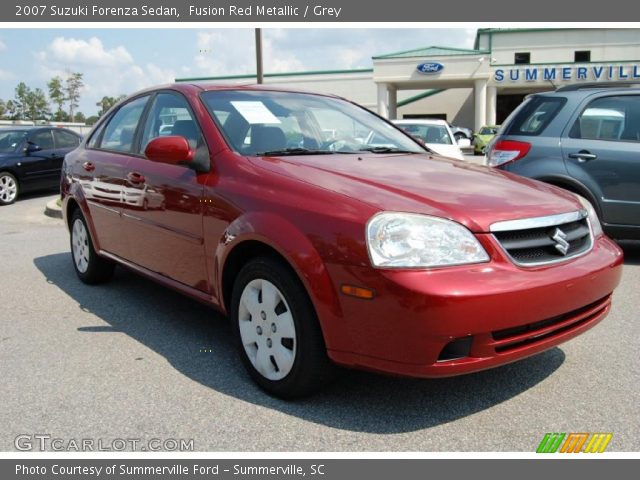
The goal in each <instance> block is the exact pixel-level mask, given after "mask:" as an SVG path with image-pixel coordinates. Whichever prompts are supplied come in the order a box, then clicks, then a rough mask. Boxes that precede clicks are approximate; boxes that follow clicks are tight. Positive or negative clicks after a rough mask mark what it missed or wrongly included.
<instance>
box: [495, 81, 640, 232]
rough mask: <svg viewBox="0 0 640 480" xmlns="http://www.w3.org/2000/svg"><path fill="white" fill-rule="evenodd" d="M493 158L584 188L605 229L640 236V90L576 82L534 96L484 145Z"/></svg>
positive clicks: (522, 171)
mask: <svg viewBox="0 0 640 480" xmlns="http://www.w3.org/2000/svg"><path fill="white" fill-rule="evenodd" d="M487 151H488V153H487V162H488V165H490V166H493V167H497V168H500V169H501V170H505V171H509V172H513V173H517V174H519V175H522V176H525V177H530V178H534V179H537V180H542V181H544V182H547V183H551V184H552V185H557V186H559V187H562V188H564V189H566V190H569V191H571V192H574V193H578V194H580V195H582V196H583V197H584V198H586V199H588V200H589V202H591V204H592V205H593V207H594V208H595V210H596V212H597V213H598V216H599V218H600V220H601V222H602V224H603V227H604V229H605V231H606V232H607V233H608V234H610V235H611V236H613V237H615V238H618V239H640V163H639V161H638V160H639V152H640V89H639V88H629V87H628V86H627V87H625V86H624V84H617V86H602V85H598V84H583V85H572V86H566V87H563V88H560V89H558V90H557V91H555V92H549V93H541V94H536V95H531V96H529V97H528V98H527V99H526V100H525V101H524V103H523V104H522V105H520V107H519V108H518V109H517V110H515V111H514V112H513V114H512V115H511V116H510V117H509V118H508V119H507V121H506V122H505V123H504V125H503V127H502V129H501V131H500V134H499V135H498V136H497V137H496V138H495V139H494V140H493V141H492V144H491V146H490V147H489V148H488V149H487Z"/></svg>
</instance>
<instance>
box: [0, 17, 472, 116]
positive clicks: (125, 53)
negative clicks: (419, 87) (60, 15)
mask: <svg viewBox="0 0 640 480" xmlns="http://www.w3.org/2000/svg"><path fill="white" fill-rule="evenodd" d="M474 39H475V29H452V28H447V29H439V28H438V29H436V28H428V29H427V28H423V29H410V28H402V29H373V28H349V29H344V28H341V29H325V28H309V27H306V28H297V29H294V28H287V29H263V51H264V71H265V72H266V73H277V72H297V71H305V70H335V69H351V68H371V66H372V62H371V57H372V56H374V55H381V54H385V53H391V52H395V51H400V50H409V49H414V48H421V47H427V46H447V47H461V48H472V47H473V42H474ZM254 48H255V46H254V30H253V29H251V28H245V29H228V28H224V29H185V28H181V29H170V28H163V29H148V28H145V29H125V28H104V29H96V28H92V29H76V28H67V29H63V28H55V29H54V28H47V29H26V28H20V29H18V28H16V29H3V30H0V99H2V100H4V101H7V100H9V99H12V98H13V97H14V89H15V87H16V85H17V84H18V83H19V82H21V81H23V82H25V83H26V84H27V85H28V86H30V87H31V88H37V87H39V88H42V89H43V90H44V91H45V92H46V91H47V88H46V83H47V81H48V80H49V79H51V78H52V77H54V76H56V75H60V76H62V77H63V78H64V77H66V74H67V72H81V73H83V74H84V82H85V86H84V88H83V90H82V96H81V99H80V108H79V111H81V112H83V113H84V114H85V115H86V116H90V115H93V114H95V113H97V111H98V110H99V107H97V106H96V102H97V101H98V100H100V99H101V98H102V97H103V96H105V95H108V96H117V95H120V94H131V93H133V92H135V91H137V90H140V89H142V88H145V87H148V86H152V85H157V84H162V83H169V82H173V81H174V79H175V78H185V77H206V76H221V75H235V74H253V73H255V50H254Z"/></svg>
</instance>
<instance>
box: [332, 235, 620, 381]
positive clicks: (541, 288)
mask: <svg viewBox="0 0 640 480" xmlns="http://www.w3.org/2000/svg"><path fill="white" fill-rule="evenodd" d="M478 238H479V239H480V241H481V242H482V243H483V246H484V247H485V249H486V250H487V252H488V253H489V255H490V257H491V261H490V262H488V263H484V264H477V265H469V266H462V267H451V268H441V269H432V270H377V269H372V268H365V267H350V268H344V267H340V266H336V265H333V266H331V267H330V272H331V276H332V278H333V279H334V282H336V284H337V285H341V284H348V285H359V286H365V287H367V288H371V289H374V290H375V291H376V297H375V298H374V299H373V300H360V299H356V298H351V297H346V296H342V297H341V306H342V310H343V319H342V321H343V323H344V327H345V329H346V332H345V333H348V336H349V338H350V344H351V348H348V349H341V350H331V349H330V350H329V354H330V356H331V358H332V359H333V360H334V361H336V362H338V363H340V364H344V365H349V366H355V367H359V368H365V369H371V370H376V371H383V372H388V373H394V374H399V375H408V376H416V377H442V376H452V375H459V374H463V373H469V372H474V371H478V370H483V369H486V368H491V367H495V366H498V365H502V364H506V363H509V362H513V361H516V360H519V359H521V358H525V357H527V356H530V355H533V354H536V353H539V352H542V351H544V350H547V349H549V348H551V347H553V346H555V345H558V344H559V343H562V342H564V341H566V340H569V339H571V338H573V337H575V336H577V335H579V334H581V333H582V332H584V331H586V330H588V329H589V328H591V327H593V326H594V325H596V324H597V323H598V322H599V321H600V320H602V319H603V318H604V317H605V316H606V315H607V313H608V312H609V310H610V308H611V293H612V292H613V289H614V288H615V287H616V286H617V285H618V283H619V282H620V277H621V274H622V260H623V257H622V252H621V250H620V249H619V248H618V247H617V245H615V244H614V243H613V242H612V241H611V240H609V239H608V238H606V237H599V238H598V239H596V241H595V243H594V246H593V249H592V250H591V251H590V252H589V253H587V254H585V255H583V256H581V257H578V258H575V259H572V260H568V261H566V262H563V263H558V264H554V265H551V266H545V267H536V268H522V267H518V266H516V265H514V264H513V263H512V262H511V261H510V260H509V259H508V258H506V256H505V254H504V252H502V250H501V249H500V248H499V246H498V245H497V243H496V241H495V239H494V238H493V236H491V235H478ZM465 338H467V339H468V338H470V339H471V340H470V341H469V349H468V353H467V354H466V355H465V356H463V357H461V358H458V359H454V360H446V361H443V351H444V349H445V347H446V346H447V345H448V344H450V342H452V341H455V340H458V339H465Z"/></svg>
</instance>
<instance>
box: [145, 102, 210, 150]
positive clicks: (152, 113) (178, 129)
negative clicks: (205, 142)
mask: <svg viewBox="0 0 640 480" xmlns="http://www.w3.org/2000/svg"><path fill="white" fill-rule="evenodd" d="M167 135H179V136H182V137H185V138H186V139H187V140H188V141H189V145H190V146H191V148H193V149H195V148H196V147H197V145H198V143H199V141H200V137H201V135H200V129H199V128H198V125H197V124H196V122H195V120H194V119H193V116H192V115H191V111H190V110H189V106H188V104H187V101H186V100H185V99H184V97H182V96H181V95H176V94H172V93H160V94H158V95H157V96H156V98H155V100H154V101H153V106H152V107H151V110H149V115H148V117H147V122H146V124H145V126H144V133H143V134H142V142H140V152H139V153H144V149H145V148H146V147H147V144H148V143H149V142H150V141H151V140H153V139H154V138H156V137H161V136H167Z"/></svg>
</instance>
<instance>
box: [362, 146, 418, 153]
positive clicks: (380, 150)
mask: <svg viewBox="0 0 640 480" xmlns="http://www.w3.org/2000/svg"><path fill="white" fill-rule="evenodd" d="M360 151H362V152H371V153H422V152H414V151H412V150H403V149H402V148H397V147H368V148H361V149H360Z"/></svg>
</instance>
